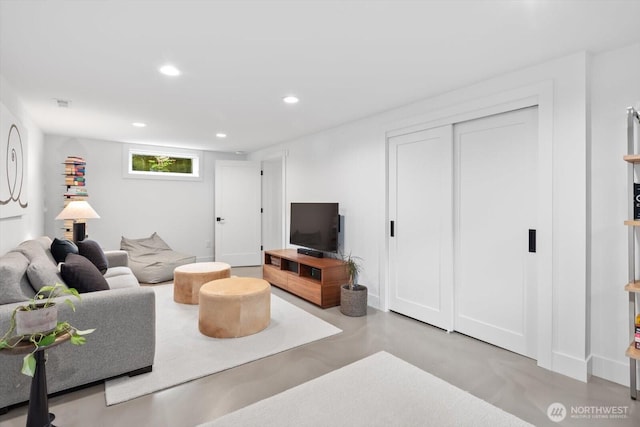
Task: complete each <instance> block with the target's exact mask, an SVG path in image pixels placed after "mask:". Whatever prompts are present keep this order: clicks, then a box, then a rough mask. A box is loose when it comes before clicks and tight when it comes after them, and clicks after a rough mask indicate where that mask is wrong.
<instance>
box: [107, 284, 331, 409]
mask: <svg viewBox="0 0 640 427" xmlns="http://www.w3.org/2000/svg"><path fill="white" fill-rule="evenodd" d="M154 290H155V292H156V355H155V361H154V364H153V372H150V373H148V374H142V375H138V376H136V377H131V378H129V377H121V378H116V379H114V380H110V381H107V382H106V383H105V397H106V401H107V405H114V404H116V403H121V402H125V401H127V400H130V399H133V398H136V397H140V396H143V395H146V394H150V393H153V392H156V391H159V390H163V389H166V388H169V387H173V386H175V385H178V384H182V383H185V382H187V381H191V380H194V379H196V378H201V377H204V376H207V375H211V374H213V373H216V372H220V371H223V370H225V369H229V368H233V367H235V366H239V365H242V364H244V363H247V362H251V361H253V360H257V359H261V358H263V357H266V356H270V355H272V354H276V353H280V352H281V351H285V350H288V349H290V348H293V347H297V346H300V345H303V344H307V343H309V342H312V341H316V340H319V339H321V338H325V337H328V336H331V335H334V334H337V333H339V332H342V331H341V330H340V329H338V328H336V327H335V326H333V325H331V324H329V323H327V322H325V321H324V320H322V319H319V318H317V317H315V316H313V315H311V314H309V313H307V312H306V311H304V310H302V309H300V308H298V307H296V306H294V305H293V304H290V303H288V302H286V301H284V300H283V299H281V298H278V297H277V296H275V295H271V324H270V325H269V326H268V327H267V328H266V329H265V330H264V331H261V332H259V333H257V334H254V335H250V336H247V337H242V338H233V339H217V338H209V337H207V336H204V335H202V334H201V333H200V331H199V330H198V306H197V305H186V304H178V303H176V302H174V301H173V284H168V285H160V286H155V287H154Z"/></svg>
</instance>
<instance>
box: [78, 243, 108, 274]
mask: <svg viewBox="0 0 640 427" xmlns="http://www.w3.org/2000/svg"><path fill="white" fill-rule="evenodd" d="M76 244H77V245H78V251H79V252H78V253H79V254H80V255H82V256H83V257H85V258H87V259H88V260H89V261H91V262H92V263H93V265H95V266H96V268H97V269H98V270H99V271H100V273H102V274H104V273H106V272H107V269H108V268H109V261H107V256H106V255H105V254H104V251H103V250H102V248H101V247H100V245H99V244H98V242H96V241H95V240H89V239H85V240H81V241H80V242H77V243H76Z"/></svg>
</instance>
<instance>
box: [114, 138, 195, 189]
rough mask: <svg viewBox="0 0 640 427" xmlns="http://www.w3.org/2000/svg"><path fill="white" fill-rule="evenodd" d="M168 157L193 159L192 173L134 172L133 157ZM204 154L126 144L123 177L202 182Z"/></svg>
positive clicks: (123, 158)
mask: <svg viewBox="0 0 640 427" xmlns="http://www.w3.org/2000/svg"><path fill="white" fill-rule="evenodd" d="M134 155H143V156H168V157H176V158H182V159H191V165H192V172H191V173H181V172H156V171H134V170H133V156H134ZM202 171H203V154H202V151H196V150H186V149H181V148H173V147H157V146H151V145H144V146H140V145H131V144H124V145H123V148H122V175H123V177H124V178H134V179H163V180H170V181H202Z"/></svg>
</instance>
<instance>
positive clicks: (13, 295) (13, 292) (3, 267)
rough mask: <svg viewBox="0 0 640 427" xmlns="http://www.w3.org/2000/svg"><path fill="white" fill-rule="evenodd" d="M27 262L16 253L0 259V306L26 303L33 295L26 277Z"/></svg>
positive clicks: (10, 253) (22, 256)
mask: <svg viewBox="0 0 640 427" xmlns="http://www.w3.org/2000/svg"><path fill="white" fill-rule="evenodd" d="M28 266H29V260H27V258H26V257H25V256H24V255H22V254H21V253H18V252H9V253H7V254H6V255H3V256H2V257H0V304H10V303H13V302H22V301H27V300H28V299H30V298H32V297H33V296H34V295H35V292H34V290H33V289H32V288H31V285H30V284H29V279H28V277H27V267H28Z"/></svg>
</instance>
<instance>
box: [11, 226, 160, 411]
mask: <svg viewBox="0 0 640 427" xmlns="http://www.w3.org/2000/svg"><path fill="white" fill-rule="evenodd" d="M50 246H51V239H50V238H48V237H40V238H37V239H34V240H28V241H25V242H23V243H21V244H20V245H19V246H17V247H16V248H14V249H13V250H11V251H9V252H8V253H6V254H5V255H3V256H1V257H0V336H1V335H4V333H5V331H7V330H8V328H9V325H10V319H11V313H12V312H13V309H14V308H15V307H16V306H18V305H21V303H20V302H19V301H26V300H28V299H29V298H31V297H33V295H35V289H34V288H38V287H39V285H42V284H41V283H40V284H38V283H37V282H41V281H45V282H50V281H51V280H55V281H57V282H59V283H64V281H63V280H62V277H61V276H60V275H59V274H58V273H57V271H58V268H57V265H56V262H55V260H54V258H53V256H52V254H51V251H50V249H49V248H50ZM105 255H106V258H107V261H108V270H107V271H106V272H105V273H104V278H105V279H106V281H107V283H108V284H109V287H110V289H109V290H101V291H96V292H89V293H83V294H81V298H82V299H81V301H79V302H74V303H75V305H76V311H75V312H73V311H72V310H71V308H70V307H69V306H67V304H59V305H58V312H59V314H58V319H59V320H66V321H69V322H70V323H71V324H72V325H74V326H75V327H77V328H78V329H90V328H96V331H95V332H93V333H92V334H90V335H88V336H87V343H86V344H85V345H83V346H74V345H71V344H70V343H64V344H62V345H59V346H56V347H55V348H52V349H50V350H48V351H47V383H48V384H47V385H48V390H49V393H55V392H60V391H64V390H68V389H71V388H75V387H79V386H83V385H86V384H91V383H94V382H96V381H101V380H104V379H107V378H111V377H116V376H120V375H124V374H129V375H135V374H139V373H143V372H149V371H150V370H151V367H152V365H153V359H154V355H155V293H154V291H153V289H150V288H146V287H141V286H140V285H139V283H138V281H137V280H136V278H135V276H134V275H133V273H132V272H131V270H130V269H129V268H128V267H127V262H128V256H127V254H126V252H124V251H105ZM52 275H53V276H52ZM45 284H53V283H45ZM64 298H65V297H60V298H58V299H60V300H64ZM21 366H22V356H19V355H15V354H9V353H6V352H4V351H0V413H3V412H6V410H7V409H8V407H9V406H11V405H14V404H18V403H22V402H26V401H28V400H29V389H30V385H31V378H30V377H27V376H25V375H23V374H21V373H20V368H21Z"/></svg>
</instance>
